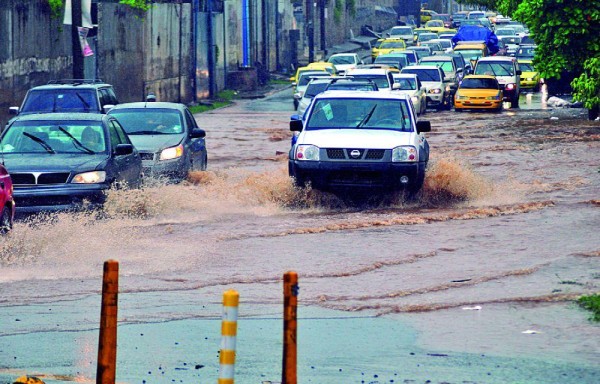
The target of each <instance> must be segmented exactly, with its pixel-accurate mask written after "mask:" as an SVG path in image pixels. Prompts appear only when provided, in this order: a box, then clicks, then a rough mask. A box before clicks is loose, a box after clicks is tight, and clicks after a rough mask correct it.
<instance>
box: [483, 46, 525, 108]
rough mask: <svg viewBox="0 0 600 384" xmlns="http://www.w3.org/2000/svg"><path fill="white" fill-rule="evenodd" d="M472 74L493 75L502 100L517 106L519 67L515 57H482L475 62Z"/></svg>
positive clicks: (519, 82)
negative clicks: (500, 90)
mask: <svg viewBox="0 0 600 384" xmlns="http://www.w3.org/2000/svg"><path fill="white" fill-rule="evenodd" d="M473 74H474V75H490V76H494V77H495V78H496V79H497V80H498V84H500V89H502V92H503V96H504V100H505V101H510V104H511V108H518V107H519V93H520V92H521V69H520V68H519V63H517V59H515V58H514V57H508V56H489V57H482V58H481V59H479V61H478V62H477V65H476V66H475V69H474V71H473Z"/></svg>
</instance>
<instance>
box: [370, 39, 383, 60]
mask: <svg viewBox="0 0 600 384" xmlns="http://www.w3.org/2000/svg"><path fill="white" fill-rule="evenodd" d="M384 41H385V39H377V40H376V41H375V42H374V43H373V44H372V45H371V58H372V59H373V60H375V58H376V57H377V55H378V54H379V46H380V45H381V43H383V42H384Z"/></svg>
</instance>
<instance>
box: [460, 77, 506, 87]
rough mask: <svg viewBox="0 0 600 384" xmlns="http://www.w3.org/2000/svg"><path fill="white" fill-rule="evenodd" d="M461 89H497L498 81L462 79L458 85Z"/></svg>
mask: <svg viewBox="0 0 600 384" xmlns="http://www.w3.org/2000/svg"><path fill="white" fill-rule="evenodd" d="M460 88H462V89H498V80H496V79H476V78H468V79H463V81H462V82H461V83H460Z"/></svg>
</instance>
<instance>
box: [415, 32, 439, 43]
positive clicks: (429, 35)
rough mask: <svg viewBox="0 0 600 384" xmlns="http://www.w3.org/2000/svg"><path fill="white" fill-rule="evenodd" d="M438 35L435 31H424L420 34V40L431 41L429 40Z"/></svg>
mask: <svg viewBox="0 0 600 384" xmlns="http://www.w3.org/2000/svg"><path fill="white" fill-rule="evenodd" d="M437 38H438V35H436V34H435V33H423V34H421V35H419V41H421V42H425V41H429V40H433V39H437Z"/></svg>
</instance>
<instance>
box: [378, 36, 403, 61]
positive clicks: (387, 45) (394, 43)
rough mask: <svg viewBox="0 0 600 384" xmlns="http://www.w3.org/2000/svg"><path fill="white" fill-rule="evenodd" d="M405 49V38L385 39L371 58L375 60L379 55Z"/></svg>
mask: <svg viewBox="0 0 600 384" xmlns="http://www.w3.org/2000/svg"><path fill="white" fill-rule="evenodd" d="M405 49H406V43H405V42H404V39H385V40H384V41H383V42H382V43H381V45H380V46H379V48H377V51H376V52H374V53H371V58H372V59H373V60H375V59H376V58H377V56H379V55H386V54H388V53H391V52H392V51H394V52H397V51H404V50H405Z"/></svg>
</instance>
